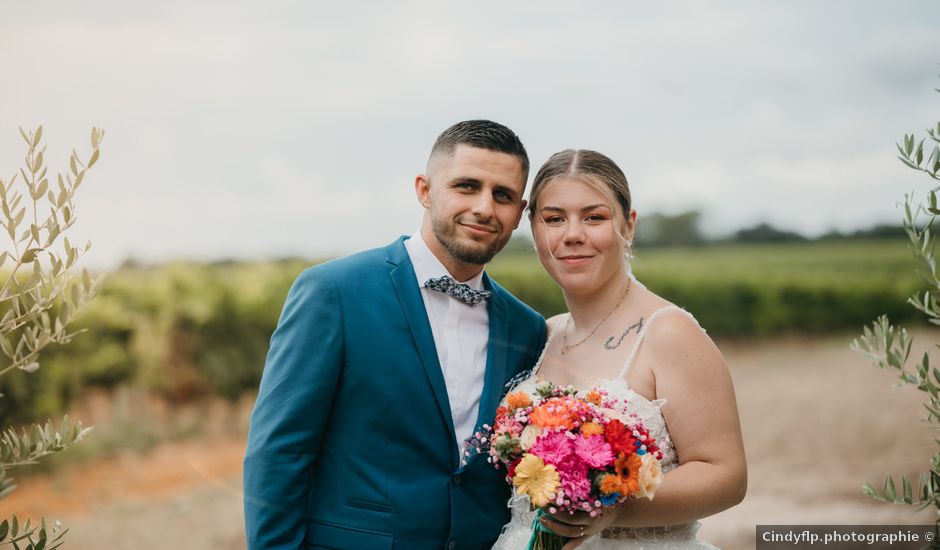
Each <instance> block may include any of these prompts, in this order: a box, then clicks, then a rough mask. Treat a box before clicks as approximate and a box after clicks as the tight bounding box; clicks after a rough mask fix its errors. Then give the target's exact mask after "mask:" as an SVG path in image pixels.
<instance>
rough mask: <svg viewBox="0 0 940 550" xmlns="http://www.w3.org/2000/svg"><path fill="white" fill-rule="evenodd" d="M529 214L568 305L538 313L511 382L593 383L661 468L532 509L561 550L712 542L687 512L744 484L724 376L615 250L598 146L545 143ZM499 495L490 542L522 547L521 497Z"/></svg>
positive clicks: (713, 356) (713, 503)
mask: <svg viewBox="0 0 940 550" xmlns="http://www.w3.org/2000/svg"><path fill="white" fill-rule="evenodd" d="M529 219H530V221H531V225H532V233H533V236H534V239H535V246H536V249H537V250H538V254H539V259H540V260H541V262H542V265H543V266H544V267H545V270H546V271H547V272H548V274H549V275H550V276H551V277H552V279H554V280H555V282H556V283H558V286H560V287H561V289H562V291H563V292H564V296H565V302H566V304H567V306H568V309H569V313H566V314H562V315H558V316H556V317H553V318H552V319H549V320H548V329H549V337H548V341H547V342H546V344H545V350H544V351H543V353H542V357H541V359H539V362H538V364H537V365H536V366H535V368H534V369H533V371H532V373H531V374H530V375H529V377H528V378H527V379H525V380H524V381H522V383H521V384H520V386H519V389H527V390H529V391H532V390H533V389H534V385H535V383H536V382H537V381H538V380H549V381H551V382H553V383H555V384H559V385H568V384H570V385H572V386H574V387H575V388H577V389H579V390H585V391H586V390H589V389H591V388H592V387H595V386H598V385H601V386H604V387H605V388H606V389H607V390H608V391H609V392H610V393H611V395H613V396H617V397H620V398H621V399H624V400H627V401H629V403H630V404H631V407H633V408H634V409H635V410H637V411H639V412H640V416H641V418H642V419H643V421H644V424H645V425H646V426H647V428H648V429H649V430H650V432H651V435H653V436H654V437H655V438H656V440H657V442H662V443H660V449H661V450H662V452H663V461H662V466H663V471H664V472H666V474H665V475H664V476H663V482H662V484H661V485H660V486H659V488H658V489H657V491H656V494H655V498H654V499H653V500H652V501H649V500H646V499H629V500H628V501H627V502H626V503H625V504H624V505H622V506H619V507H617V508H614V509H611V510H609V511H608V512H606V513H605V514H603V515H601V516H598V517H594V518H592V517H589V516H588V515H587V514H582V515H579V514H575V515H569V514H568V513H562V512H559V513H556V514H555V515H554V517H552V516H551V515H549V514H547V513H546V514H545V515H544V516H542V517H541V518H540V519H539V520H538V521H540V522H542V524H543V525H544V526H545V527H547V528H549V529H550V530H551V531H553V532H554V533H556V534H558V535H561V536H564V537H568V538H570V539H571V540H570V541H569V542H568V543H567V544H566V545H565V547H564V548H565V550H570V549H572V548H576V547H580V548H582V549H618V550H619V549H624V548H640V547H642V548H649V547H654V548H713V547H712V546H711V545H708V544H706V543H703V542H700V541H698V540H696V538H695V532H696V531H697V529H698V523H697V521H696V520H698V519H699V518H703V517H705V516H708V515H711V514H715V513H717V512H719V511H721V510H724V509H726V508H729V507H731V506H734V505H735V504H737V503H739V502H740V501H741V499H743V498H744V493H745V490H746V486H747V467H746V464H745V459H744V448H743V444H742V440H741V428H740V424H739V421H738V412H737V405H736V403H735V398H734V388H733V387H732V384H731V377H730V376H729V373H728V368H727V366H726V365H725V362H724V359H723V358H722V356H721V353H720V352H719V351H718V349H717V348H716V347H715V345H714V343H713V342H712V341H711V339H710V338H709V337H708V336H707V335H706V334H705V331H704V330H703V329H701V328H700V327H699V325H698V323H697V322H696V321H695V319H694V318H693V317H692V316H691V315H690V314H689V313H687V312H686V311H685V310H683V309H680V308H679V307H677V306H675V305H673V304H671V303H669V302H668V301H666V300H665V299H663V298H661V297H660V296H657V295H656V294H654V293H653V292H651V291H650V290H648V289H646V288H645V287H644V286H643V285H642V284H640V283H639V282H637V281H636V280H635V279H633V277H632V274H631V271H630V268H629V264H628V262H626V261H624V258H625V257H626V258H630V257H631V253H630V252H631V244H632V241H633V234H634V230H635V228H636V211H635V210H633V209H632V208H631V200H630V190H629V188H628V186H627V180H626V177H625V176H624V174H623V172H622V171H621V170H620V168H619V167H617V165H616V164H615V163H614V162H613V161H612V160H610V159H609V158H607V157H606V156H604V155H602V154H600V153H597V152H594V151H588V150H578V151H575V150H566V151H562V152H560V153H556V154H555V155H553V156H552V157H551V158H549V159H548V161H547V162H546V163H545V164H544V165H543V166H542V167H541V169H539V172H538V174H536V176H535V180H534V181H533V184H532V191H531V193H530V198H529ZM510 506H511V507H512V508H513V511H512V520H511V521H510V523H509V524H508V525H506V526H505V527H504V528H503V534H502V535H501V536H500V538H499V540H498V541H497V543H496V546H495V547H494V548H495V549H505V550H520V549H523V548H525V547H526V545H527V544H528V541H529V538H530V536H531V534H532V528H533V520H534V519H535V513H534V512H533V511H531V509H530V506H529V503H528V499H527V497H524V496H521V497H520V496H517V497H514V498H513V499H512V500H511V501H510ZM546 512H547V511H546Z"/></svg>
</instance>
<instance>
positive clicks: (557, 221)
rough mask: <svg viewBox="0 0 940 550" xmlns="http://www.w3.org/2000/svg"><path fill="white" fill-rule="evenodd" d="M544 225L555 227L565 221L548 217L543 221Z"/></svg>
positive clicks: (560, 218) (558, 217)
mask: <svg viewBox="0 0 940 550" xmlns="http://www.w3.org/2000/svg"><path fill="white" fill-rule="evenodd" d="M544 221H545V223H547V224H549V225H556V224H559V223H561V222H563V221H565V220H564V219H563V218H562V217H561V216H550V217H548V218H545V219H544Z"/></svg>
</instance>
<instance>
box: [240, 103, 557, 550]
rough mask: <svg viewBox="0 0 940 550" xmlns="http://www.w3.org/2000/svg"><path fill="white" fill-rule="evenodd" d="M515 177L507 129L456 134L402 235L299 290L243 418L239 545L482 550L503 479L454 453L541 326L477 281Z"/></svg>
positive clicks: (529, 359)
mask: <svg viewBox="0 0 940 550" xmlns="http://www.w3.org/2000/svg"><path fill="white" fill-rule="evenodd" d="M528 168H529V162H528V156H527V154H526V151H525V148H524V147H523V145H522V143H521V142H520V141H519V138H518V137H516V135H515V134H514V133H513V132H512V131H511V130H509V129H508V128H506V127H504V126H502V125H500V124H497V123H494V122H490V121H485V120H474V121H466V122H461V123H458V124H456V125H454V126H452V127H451V128H449V129H447V130H445V131H444V133H442V134H441V135H440V136H439V137H438V139H437V141H436V142H435V144H434V147H433V148H432V150H431V155H430V158H429V160H428V165H427V170H426V172H427V173H426V174H420V175H418V176H417V177H416V178H415V191H416V194H417V197H418V202H419V203H420V204H421V205H422V206H423V207H424V209H425V211H424V216H423V219H422V222H421V227H420V229H419V230H418V232H417V233H415V234H414V235H413V236H412V237H411V238H400V239H398V240H396V241H395V242H393V243H392V244H390V245H388V246H386V247H384V248H379V249H375V250H369V251H366V252H362V253H359V254H355V255H353V256H349V257H346V258H343V259H340V260H335V261H332V262H328V263H325V264H322V265H319V266H316V267H313V268H310V269H308V270H306V271H304V272H303V273H302V274H301V275H300V276H299V277H298V279H297V281H296V282H295V283H294V285H293V287H292V288H291V291H290V293H289V294H288V296H287V301H286V303H285V305H284V310H283V312H282V313H281V318H280V321H279V322H278V327H277V330H275V332H274V335H273V336H272V337H271V348H270V351H269V353H268V357H267V362H266V364H265V369H264V375H263V377H262V380H261V389H260V392H259V395H258V400H257V403H256V404H255V409H254V412H253V413H252V417H251V431H250V434H249V436H248V450H247V454H246V457H245V474H244V489H245V522H246V528H247V534H248V546H249V548H250V549H251V550H260V549H265V550H270V549H292V550H293V549H297V548H341V549H346V548H348V549H356V550H362V549H372V548H375V549H387V548H401V549H409V550H411V549H417V550H422V549H429V550H430V549H434V550H438V549H441V548H450V549H454V548H460V549H464V548H489V547H490V545H491V544H492V543H493V541H494V540H495V539H496V537H497V536H498V534H499V531H500V528H501V527H502V525H503V524H504V523H505V522H506V521H507V520H508V511H507V510H506V501H507V498H508V496H509V492H508V487H507V485H506V483H505V481H504V480H503V473H501V472H499V471H496V470H495V469H494V468H493V466H492V465H490V464H488V463H487V461H486V459H485V457H484V456H482V455H476V456H474V457H472V458H471V459H470V460H469V461H468V462H467V463H466V464H462V462H461V459H460V456H461V451H462V447H463V442H464V440H465V439H466V438H468V437H469V436H470V435H471V434H472V433H473V432H474V431H475V430H476V429H478V428H479V427H480V426H481V425H482V424H483V423H486V422H491V421H492V418H493V417H494V415H495V410H496V407H497V405H498V403H499V400H500V397H501V394H502V390H503V387H504V385H505V384H506V382H507V381H508V380H510V379H511V378H512V377H513V376H514V375H516V374H517V373H518V372H520V371H523V370H525V369H528V368H530V367H531V366H533V364H534V363H535V361H536V360H537V358H538V355H539V353H540V352H541V350H542V346H543V345H544V341H545V322H544V320H543V319H542V317H541V316H540V315H538V314H537V313H535V312H534V311H532V310H531V309H529V308H528V307H527V306H526V305H524V304H523V303H522V302H520V301H518V300H517V299H516V298H514V297H513V296H512V295H510V294H509V293H508V292H506V291H505V290H504V289H503V288H501V287H500V286H499V285H497V284H496V283H495V282H493V281H492V280H491V279H490V278H489V277H488V276H487V275H486V274H485V273H484V272H483V266H484V264H486V263H487V262H488V261H489V260H490V259H491V258H492V257H493V256H494V255H495V254H496V253H497V252H499V250H500V249H502V248H503V246H504V245H505V244H506V242H508V240H509V236H510V234H511V233H512V230H513V229H515V228H516V227H517V226H518V224H519V220H520V218H521V217H522V212H523V209H524V208H525V201H524V200H523V199H522V195H523V192H524V190H525V182H526V179H527V177H528ZM460 283H462V284H460Z"/></svg>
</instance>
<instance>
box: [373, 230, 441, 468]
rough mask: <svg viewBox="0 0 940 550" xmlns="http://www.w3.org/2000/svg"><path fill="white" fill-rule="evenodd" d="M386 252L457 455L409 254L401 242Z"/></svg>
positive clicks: (439, 375)
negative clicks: (392, 265) (392, 266)
mask: <svg viewBox="0 0 940 550" xmlns="http://www.w3.org/2000/svg"><path fill="white" fill-rule="evenodd" d="M387 250H388V261H389V263H391V264H394V265H395V267H394V268H393V269H392V270H391V272H390V273H389V276H390V277H391V280H392V286H394V287H395V293H396V294H397V295H398V300H399V302H400V303H401V308H402V310H403V311H404V312H405V318H406V319H407V321H408V326H409V327H410V328H411V336H412V337H413V338H414V342H415V347H416V348H417V349H418V355H419V356H420V357H421V364H422V366H423V367H424V372H425V374H426V375H427V377H428V382H429V383H430V384H431V388H432V389H433V390H434V398H435V399H436V400H437V405H438V408H439V409H440V411H441V414H442V415H443V417H444V421H445V422H446V423H447V427H448V428H450V433H451V436H452V437H451V441H452V442H453V444H454V447H455V448H454V452H456V441H455V440H454V438H453V434H454V419H453V418H452V417H451V414H450V400H449V399H448V397H447V385H446V383H445V382H444V374H443V373H442V372H441V364H440V361H438V358H437V348H436V347H435V345H434V334H433V333H432V332H431V324H430V322H429V321H428V313H427V311H426V310H425V308H424V299H423V298H422V297H421V289H420V288H418V283H417V278H416V276H415V271H414V267H412V265H411V258H409V257H408V252H407V250H406V249H405V245H404V239H399V240H398V241H396V242H394V243H392V244H391V245H390V246H389V247H388V248H387Z"/></svg>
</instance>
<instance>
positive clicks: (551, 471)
mask: <svg viewBox="0 0 940 550" xmlns="http://www.w3.org/2000/svg"><path fill="white" fill-rule="evenodd" d="M560 483H561V479H560V478H559V477H558V471H557V470H555V467H554V466H552V465H551V464H545V462H544V461H542V459H541V458H539V457H537V456H535V455H533V454H526V455H525V456H523V457H522V460H521V461H520V462H519V464H518V465H517V466H516V476H515V477H514V478H512V484H513V485H514V486H515V487H516V490H517V491H518V492H519V493H521V494H523V495H529V500H530V501H531V502H532V505H533V506H537V507H539V508H541V507H543V506H546V505H548V503H549V502H551V501H552V499H554V498H555V490H556V489H558V485H559V484H560Z"/></svg>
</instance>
